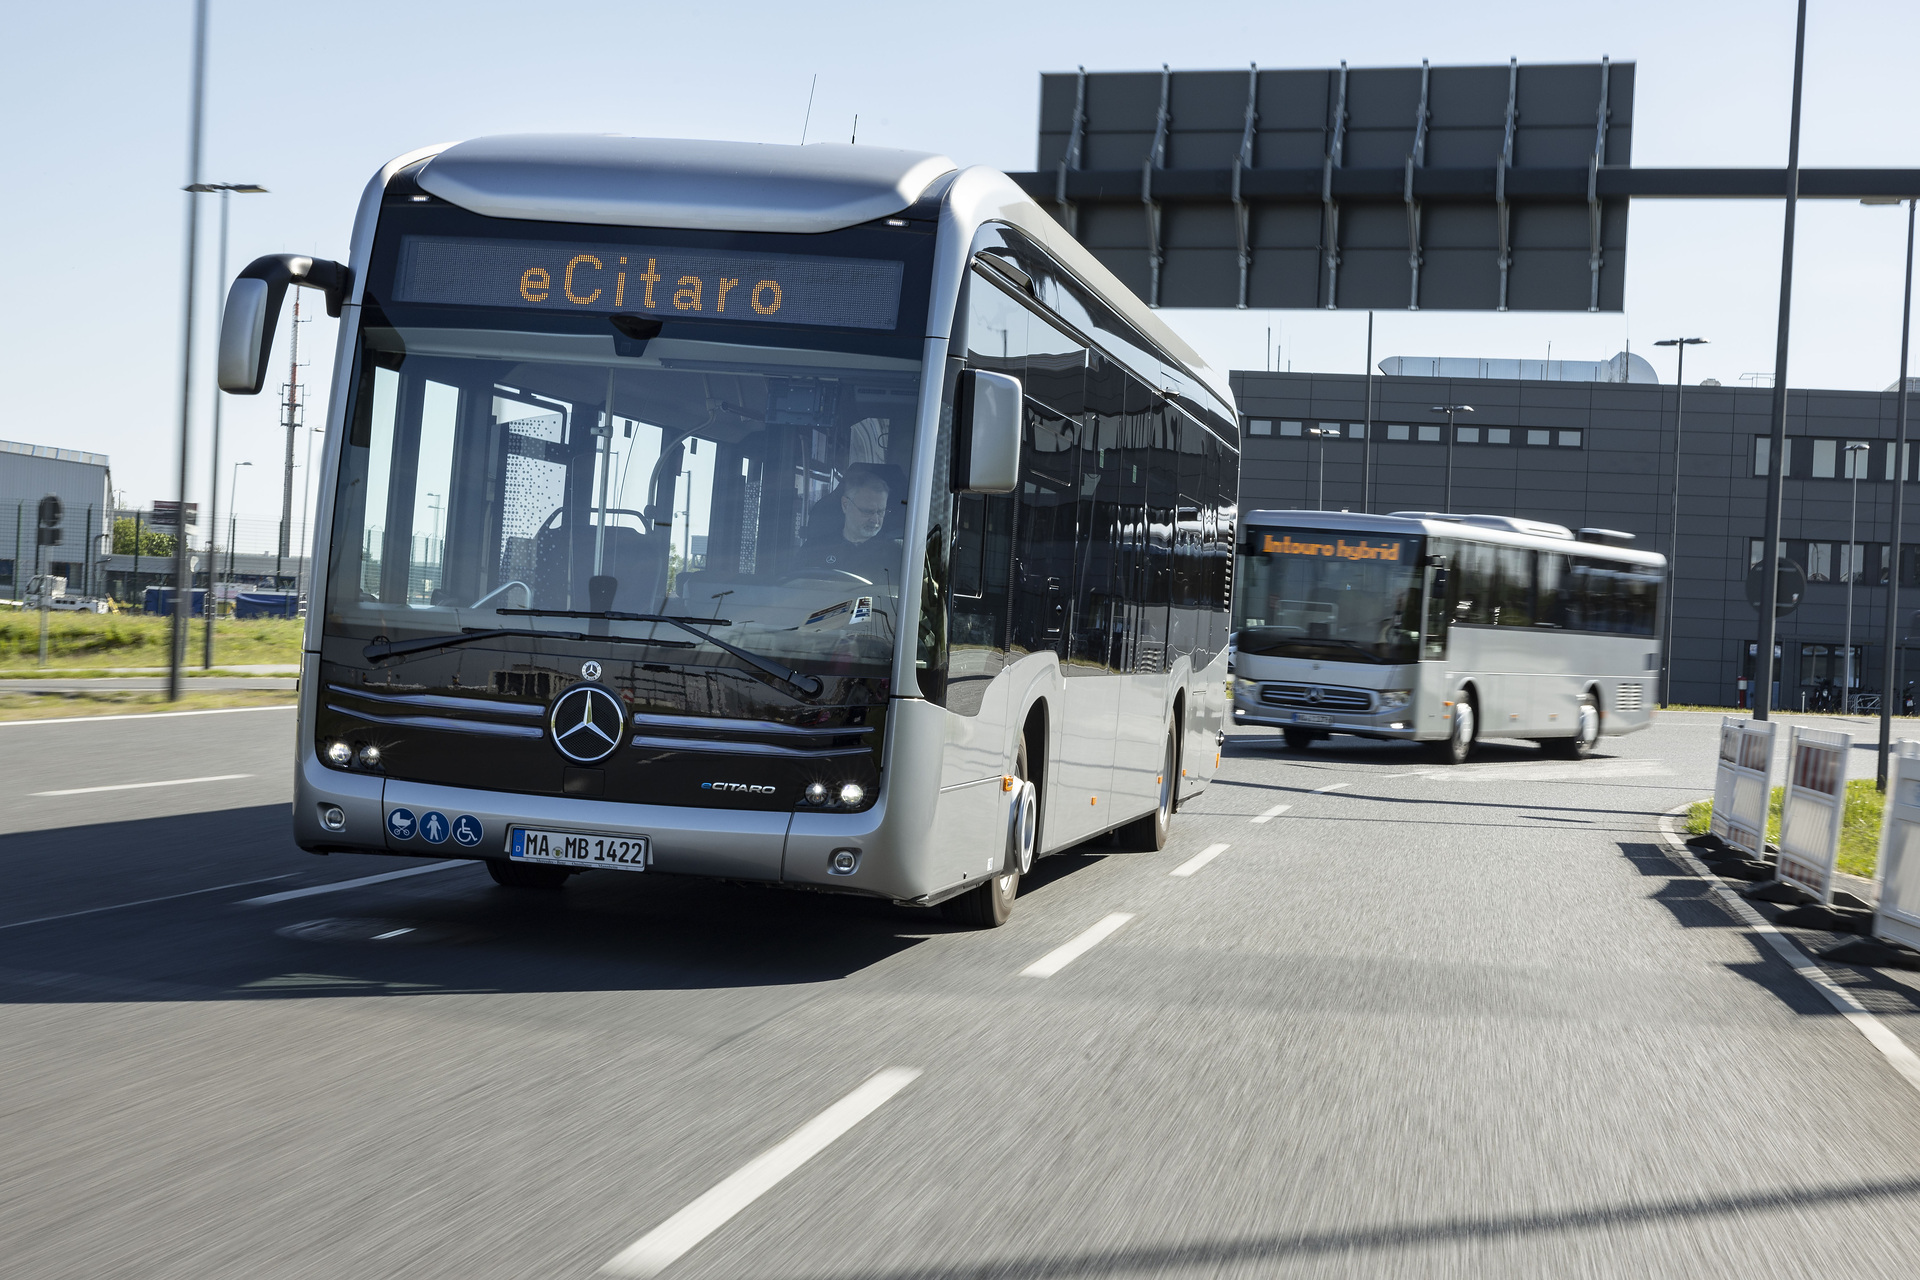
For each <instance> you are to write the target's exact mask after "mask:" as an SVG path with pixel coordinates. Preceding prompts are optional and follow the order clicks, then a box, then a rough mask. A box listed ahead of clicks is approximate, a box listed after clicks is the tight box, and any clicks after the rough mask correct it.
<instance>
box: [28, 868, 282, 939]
mask: <svg viewBox="0 0 1920 1280" xmlns="http://www.w3.org/2000/svg"><path fill="white" fill-rule="evenodd" d="M291 879H293V876H292V874H291V873H289V874H287V875H284V876H262V877H260V878H259V879H258V880H236V881H234V882H233V883H232V884H216V885H210V886H208V887H207V888H205V889H189V890H187V891H186V892H185V893H164V894H161V895H160V896H159V897H157V898H141V899H139V900H138V901H135V902H116V903H114V904H113V905H112V906H110V907H88V908H87V909H86V910H85V911H63V912H61V913H60V914H59V915H57V916H36V917H34V918H33V919H31V920H15V921H13V922H11V923H9V924H0V929H24V928H26V927H27V926H28V925H30V924H46V923H47V922H48V921H50V920H71V919H73V918H74V917H75V916H97V915H99V914H100V913H101V912H102V911H124V910H126V909H127V908H128V907H144V906H146V905H148V904H149V903H154V902H172V901H173V900H174V899H175V898H191V897H194V896H196V895H198V894H202V893H218V892H220V891H221V890H222V889H239V888H243V887H245V886H247V885H250V884H271V883H273V882H274V881H275V880H291Z"/></svg>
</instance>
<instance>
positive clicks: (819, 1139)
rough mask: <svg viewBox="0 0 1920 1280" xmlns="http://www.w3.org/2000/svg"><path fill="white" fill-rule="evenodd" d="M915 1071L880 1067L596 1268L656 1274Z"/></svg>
mask: <svg viewBox="0 0 1920 1280" xmlns="http://www.w3.org/2000/svg"><path fill="white" fill-rule="evenodd" d="M919 1075H920V1071H919V1068H917V1067H889V1068H887V1069H886V1070H885V1071H882V1072H880V1073H879V1074H878V1075H876V1076H874V1077H873V1078H872V1079H871V1080H868V1081H867V1082H866V1083H865V1084H863V1085H861V1086H860V1087H859V1088H858V1089H855V1090H854V1091H853V1092H852V1093H850V1094H848V1095H847V1096H846V1097H844V1098H842V1099H840V1101H838V1102H836V1103H834V1104H833V1105H832V1106H830V1107H828V1108H827V1109H826V1110H825V1111H822V1112H821V1113H820V1114H819V1115H817V1116H815V1117H814V1118H813V1119H811V1120H809V1121H807V1122H806V1123H805V1124H803V1125H801V1126H800V1127H799V1128H798V1129H796V1130H794V1131H793V1133H792V1135H790V1136H789V1137H787V1138H786V1139H785V1140H784V1141H781V1142H778V1143H776V1144H774V1145H773V1146H772V1147H769V1148H768V1149H767V1150H766V1151H764V1152H762V1153H761V1154H760V1155H758V1156H755V1157H754V1158H753V1159H752V1160H749V1161H748V1162H747V1163H746V1164H744V1165H742V1166H741V1167H740V1168H739V1170H738V1171H736V1172H735V1173H733V1174H732V1175H730V1176H729V1177H727V1178H726V1179H724V1180H723V1181H721V1182H720V1183H719V1185H717V1186H715V1187H714V1188H713V1190H711V1191H709V1192H707V1193H706V1194H705V1195H703V1196H701V1197H700V1198H699V1199H698V1200H695V1201H694V1202H693V1203H692V1204H690V1205H688V1206H687V1207H686V1208H684V1209H682V1210H681V1211H680V1212H678V1213H676V1214H674V1215H673V1216H672V1217H671V1218H668V1219H667V1220H666V1221H665V1222H663V1223H661V1224H660V1225H659V1226H657V1227H655V1228H654V1229H653V1230H651V1231H649V1232H647V1234H645V1235H644V1236H641V1237H640V1238H639V1239H638V1240H636V1241H634V1242H633V1243H632V1244H630V1245H628V1246H627V1247H626V1248H625V1249H622V1250H621V1251H620V1252H619V1253H617V1254H615V1255H614V1256H613V1258H612V1259H610V1260H609V1261H608V1262H607V1264H606V1265H605V1266H603V1267H601V1268H600V1273H601V1274H602V1275H609V1276H630V1277H642V1278H644V1277H649V1276H657V1275H659V1274H660V1273H661V1272H662V1271H664V1270H666V1269H667V1268H668V1267H670V1266H672V1265H673V1264H674V1263H675V1262H676V1261H678V1260H679V1258H680V1256H681V1255H682V1254H684V1253H686V1252H687V1250H689V1249H691V1248H693V1247H694V1246H695V1245H697V1244H699V1243H700V1242H701V1241H702V1240H705V1239H706V1238H707V1237H708V1236H710V1235H712V1234H713V1233H714V1232H715V1231H717V1230H719V1229H720V1228H721V1227H722V1226H725V1225H726V1223H727V1221H728V1219H730V1218H732V1217H733V1216H734V1215H735V1214H737V1213H739V1212H740V1211H741V1210H742V1209H744V1208H746V1207H747V1206H748V1205H750V1204H752V1203H753V1202H754V1201H755V1200H758V1199H759V1198H760V1197H761V1196H763V1195H765V1194H766V1193H767V1192H768V1191H770V1190H772V1189H773V1188H774V1187H775V1186H776V1185H778V1184H779V1182H780V1181H781V1180H782V1179H783V1178H785V1177H786V1176H787V1175H788V1174H790V1173H792V1172H793V1171H794V1170H796V1169H798V1168H799V1167H800V1166H801V1165H803V1164H805V1163H806V1162H807V1161H809V1160H811V1159H813V1157H815V1156H817V1155H819V1154H820V1153H821V1152H822V1151H824V1150H826V1149H827V1147H828V1146H829V1145H831V1144H832V1143H833V1141H834V1140H835V1139H836V1138H839V1137H840V1136H841V1135H843V1134H845V1133H846V1132H847V1131H848V1130H849V1129H851V1128H853V1127H854V1126H855V1125H857V1124H859V1123H860V1122H861V1121H862V1120H864V1119H866V1118H867V1117H868V1116H870V1115H872V1114H873V1113H874V1112H875V1111H878V1110H879V1109H880V1108H881V1107H882V1106H883V1105H885V1103H886V1102H887V1100H888V1099H889V1098H891V1097H893V1096H894V1095H895V1094H896V1093H899V1092H900V1091H901V1090H902V1089H904V1088H906V1087H907V1086H908V1085H910V1084H912V1083H913V1082H914V1080H915V1079H917V1078H918V1077H919Z"/></svg>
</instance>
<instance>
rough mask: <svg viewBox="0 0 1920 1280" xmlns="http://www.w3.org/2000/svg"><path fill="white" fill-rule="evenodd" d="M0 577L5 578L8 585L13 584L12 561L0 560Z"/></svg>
mask: <svg viewBox="0 0 1920 1280" xmlns="http://www.w3.org/2000/svg"><path fill="white" fill-rule="evenodd" d="M0 578H5V579H6V580H7V585H8V586H12V585H13V561H11V560H0Z"/></svg>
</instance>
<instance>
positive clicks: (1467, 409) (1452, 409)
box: [1432, 404, 1473, 512]
mask: <svg viewBox="0 0 1920 1280" xmlns="http://www.w3.org/2000/svg"><path fill="white" fill-rule="evenodd" d="M1432 412H1434V413H1444V414H1446V415H1447V497H1446V501H1445V502H1443V503H1441V504H1440V505H1441V507H1442V508H1443V509H1445V510H1446V511H1448V512H1451V511H1452V510H1453V438H1454V435H1455V432H1454V429H1453V415H1454V414H1456V413H1472V412H1473V406H1472V405H1470V404H1437V405H1434V406H1433V409H1432Z"/></svg>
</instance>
